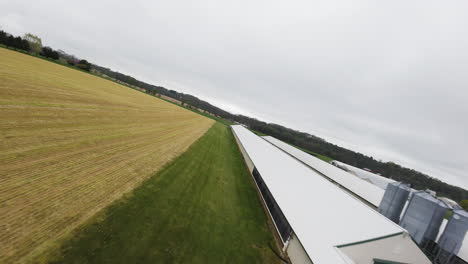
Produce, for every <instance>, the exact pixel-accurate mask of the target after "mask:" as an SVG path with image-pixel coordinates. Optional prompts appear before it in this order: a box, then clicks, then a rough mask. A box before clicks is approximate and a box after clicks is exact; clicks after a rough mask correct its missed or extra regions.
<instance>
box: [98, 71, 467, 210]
mask: <svg viewBox="0 0 468 264" xmlns="http://www.w3.org/2000/svg"><path fill="white" fill-rule="evenodd" d="M93 68H94V69H96V70H97V71H99V72H101V73H104V74H106V75H108V76H110V77H112V78H115V79H116V80H119V81H121V82H125V83H127V84H130V85H134V86H137V87H140V88H143V89H145V90H146V92H147V93H149V94H152V95H157V94H161V95H165V96H168V97H171V98H174V99H177V100H179V101H181V102H182V103H184V104H189V105H191V106H194V107H196V108H200V109H202V110H204V111H207V112H209V113H212V114H214V115H216V116H219V117H222V118H224V119H226V120H229V121H231V122H237V123H240V124H244V125H246V126H248V127H249V128H251V129H253V130H256V131H259V132H262V133H264V134H267V135H270V136H273V137H275V138H278V139H280V140H283V141H285V142H287V143H290V144H293V145H296V146H299V147H301V148H304V149H307V150H310V151H312V152H315V153H318V154H321V155H325V156H328V157H330V158H333V159H335V160H339V161H341V162H344V163H347V164H349V165H352V166H355V167H358V168H368V169H370V170H372V171H373V172H374V173H379V174H381V175H382V176H384V177H387V178H391V179H394V180H396V181H402V182H405V183H409V184H411V186H412V187H413V188H415V189H418V190H425V189H431V190H433V191H436V192H437V194H438V195H439V196H445V197H448V198H451V199H453V200H455V201H461V200H464V199H468V191H467V190H465V189H463V188H460V187H457V186H453V185H450V184H447V183H445V182H442V181H440V180H439V179H436V178H433V177H430V176H428V175H426V174H424V173H421V172H418V171H416V170H413V169H409V168H405V167H403V166H400V165H398V164H395V163H393V162H382V161H378V160H376V159H374V158H373V157H370V156H366V155H364V154H362V153H359V152H355V151H352V150H349V149H346V148H343V147H340V146H337V145H335V144H332V143H330V142H327V141H326V140H324V139H322V138H320V137H317V136H314V135H310V134H308V133H305V132H301V131H297V130H294V129H290V128H287V127H284V126H281V125H278V124H274V123H267V122H264V121H261V120H257V119H255V118H252V117H248V116H243V115H235V114H232V113H230V112H228V111H225V110H223V109H221V108H219V107H216V106H214V105H212V104H210V103H208V102H206V101H203V100H201V99H199V98H197V97H195V96H193V95H190V94H184V93H179V92H177V91H174V90H169V89H166V88H164V87H162V86H155V85H152V84H148V83H145V82H142V81H139V80H137V79H135V78H133V77H131V76H128V75H125V74H122V73H119V72H115V71H112V70H111V69H109V68H105V67H101V66H97V65H93Z"/></svg>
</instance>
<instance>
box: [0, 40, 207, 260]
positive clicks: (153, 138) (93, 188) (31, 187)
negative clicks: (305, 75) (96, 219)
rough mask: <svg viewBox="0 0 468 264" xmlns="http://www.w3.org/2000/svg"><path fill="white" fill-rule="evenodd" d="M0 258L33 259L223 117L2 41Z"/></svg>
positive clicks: (120, 195)
mask: <svg viewBox="0 0 468 264" xmlns="http://www.w3.org/2000/svg"><path fill="white" fill-rule="evenodd" d="M0 58H1V59H0V116H1V119H0V149H1V152H0V262H1V263H10V262H18V261H19V262H23V261H26V260H28V259H31V258H32V257H33V256H35V255H36V254H39V253H40V252H42V251H43V250H44V249H46V248H48V247H49V246H51V245H52V244H53V243H55V241H57V239H59V238H61V237H63V236H66V235H67V234H68V233H70V231H71V230H73V229H74V228H75V227H77V226H78V225H80V224H81V223H83V222H84V221H86V220H87V219H89V218H90V217H91V216H93V215H94V214H95V213H96V212H97V211H99V210H101V209H103V208H104V207H106V206H108V205H109V204H111V203H112V202H113V201H114V200H116V199H118V198H120V197H122V195H123V194H124V193H127V192H129V191H130V190H132V189H134V188H135V187H136V186H138V185H139V184H140V183H141V182H143V181H144V180H146V179H147V178H148V177H149V176H151V175H153V174H154V172H156V171H157V170H158V169H160V168H161V167H162V166H163V165H165V164H166V163H168V161H170V160H172V159H173V158H175V157H177V156H178V155H180V154H181V153H182V152H184V151H185V150H186V149H187V148H188V147H189V146H190V145H191V144H192V143H193V142H194V141H196V140H197V139H198V138H200V137H201V136H202V135H203V134H204V133H205V132H206V131H207V130H208V129H209V128H210V127H211V125H212V124H213V120H211V119H208V118H206V117H203V116H201V115H197V114H195V113H193V112H190V111H187V110H184V109H182V108H180V107H178V106H175V105H172V104H170V103H167V102H164V101H162V100H158V99H156V98H154V97H151V96H148V95H146V94H143V93H141V92H138V91H134V90H131V89H129V88H127V87H123V86H120V85H118V84H115V83H113V82H110V81H107V80H104V79H101V78H98V77H95V76H92V75H89V74H86V73H83V72H79V71H76V70H73V69H69V68H66V67H63V66H60V65H56V64H53V63H50V62H47V61H44V60H40V59H37V58H33V57H30V56H27V55H24V54H20V53H16V52H13V51H9V50H6V49H3V48H0Z"/></svg>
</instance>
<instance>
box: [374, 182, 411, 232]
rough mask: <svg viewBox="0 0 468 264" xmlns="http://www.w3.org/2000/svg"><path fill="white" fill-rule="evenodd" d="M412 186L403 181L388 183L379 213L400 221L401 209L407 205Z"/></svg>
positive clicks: (394, 220) (396, 221)
mask: <svg viewBox="0 0 468 264" xmlns="http://www.w3.org/2000/svg"><path fill="white" fill-rule="evenodd" d="M410 190H411V188H410V187H409V185H407V184H404V183H401V182H392V183H389V184H388V185H387V189H386V190H385V194H384V196H383V198H382V201H381V202H380V205H379V208H378V209H377V210H378V211H379V213H381V214H382V215H384V216H386V217H387V218H388V219H390V220H392V221H393V222H395V223H398V222H399V221H400V215H401V210H403V207H404V206H405V203H406V200H408V195H409V193H410Z"/></svg>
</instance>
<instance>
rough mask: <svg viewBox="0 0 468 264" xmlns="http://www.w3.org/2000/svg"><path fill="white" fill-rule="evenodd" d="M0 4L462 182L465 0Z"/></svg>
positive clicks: (121, 55) (162, 76) (241, 105)
mask: <svg viewBox="0 0 468 264" xmlns="http://www.w3.org/2000/svg"><path fill="white" fill-rule="evenodd" d="M0 6H2V8H1V9H0V25H1V26H2V27H3V29H5V30H7V31H10V32H12V33H15V34H23V33H25V32H32V33H36V34H38V35H40V36H41V37H42V38H43V40H44V42H45V44H47V45H51V46H53V47H56V48H61V49H64V50H66V51H68V52H71V53H74V54H76V55H79V56H81V57H84V58H88V59H89V60H91V61H93V62H95V63H97V64H101V65H103V66H109V67H111V68H113V69H116V70H119V71H122V72H125V73H129V74H131V75H134V76H135V77H138V78H141V79H143V80H146V81H149V82H151V83H154V84H161V85H165V86H167V87H168V88H171V89H175V90H179V91H182V92H187V93H191V94H194V95H197V96H199V97H201V98H204V99H207V100H208V101H210V102H212V103H214V104H216V105H219V106H221V107H224V108H226V109H228V110H230V111H233V112H236V113H243V114H248V115H251V116H255V117H259V118H262V119H265V120H267V121H271V122H277V123H280V124H284V125H287V126H290V127H292V128H296V129H300V130H304V131H307V132H310V133H312V134H315V135H318V136H321V137H323V138H325V139H328V140H330V141H331V142H333V143H337V144H339V145H342V146H344V147H348V148H351V149H354V150H357V151H360V152H363V153H365V154H368V155H372V156H374V157H375V158H378V159H382V160H392V161H396V162H398V163H401V164H402V165H406V166H409V167H412V168H415V169H418V170H420V171H423V172H426V173H428V174H430V175H432V176H434V177H438V178H440V179H442V180H444V181H446V182H449V183H452V184H456V185H459V186H463V187H465V188H468V177H467V175H466V173H465V172H466V171H468V158H467V155H465V153H464V151H465V150H466V149H468V142H467V140H466V139H465V135H466V132H467V131H468V122H467V121H466V116H467V114H468V105H467V103H468V91H467V90H466V87H468V77H467V76H468V75H467V74H466V69H468V67H467V66H468V49H467V48H466V47H468V34H467V33H468V32H467V31H468V30H467V29H468V17H467V16H466V10H467V8H468V2H466V1H423V0H415V1H389V2H376V1H371V0H368V1H352V2H349V1H322V2H314V3H312V2H310V1H294V2H291V1H284V2H281V1H235V2H232V1H197V2H196V4H195V3H192V2H191V1H170V2H166V3H163V2H159V1H156V2H155V1H131V2H129V1H80V2H71V3H69V2H67V3H66V4H64V3H63V1H51V0H49V1H40V2H38V1H21V0H19V1H4V0H0ZM51 7H52V8H51Z"/></svg>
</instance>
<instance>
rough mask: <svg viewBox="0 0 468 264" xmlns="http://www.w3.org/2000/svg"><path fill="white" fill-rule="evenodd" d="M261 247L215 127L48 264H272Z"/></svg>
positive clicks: (239, 173) (259, 220)
mask: <svg viewBox="0 0 468 264" xmlns="http://www.w3.org/2000/svg"><path fill="white" fill-rule="evenodd" d="M77 202H79V201H77ZM269 243H270V244H273V245H274V244H275V242H274V238H273V236H272V233H271V231H270V229H269V228H268V225H267V218H266V216H265V213H264V212H263V210H262V207H261V206H260V203H259V200H258V196H257V194H256V191H255V189H254V185H253V182H252V179H251V176H250V175H249V173H248V171H247V170H246V167H245V164H244V161H243V160H242V156H241V154H240V152H239V150H238V148H237V145H236V143H235V140H234V137H233V135H232V133H231V131H230V129H229V128H228V127H227V126H225V125H223V124H221V123H216V124H214V125H213V127H211V128H210V130H208V132H207V133H206V134H205V135H204V136H202V137H201V138H200V139H199V140H198V141H197V142H195V143H194V144H193V145H192V146H191V147H190V148H189V149H188V150H187V151H186V152H185V153H183V154H182V155H181V156H179V157H178V158H177V159H175V160H174V161H173V162H171V163H170V164H169V165H167V166H166V167H165V168H163V169H162V170H161V171H159V172H158V173H157V174H155V175H154V176H153V177H151V178H150V179H149V180H147V181H146V182H144V183H143V184H142V185H141V186H140V187H138V188H137V189H135V190H134V191H133V192H132V193H131V194H130V195H127V196H126V197H125V198H123V199H121V200H119V201H118V202H116V203H114V204H113V205H112V206H110V207H109V208H107V209H106V210H104V212H101V213H100V215H98V216H96V217H95V220H93V221H91V223H89V224H87V225H85V226H83V227H82V228H80V230H79V231H77V232H76V234H75V235H74V236H73V237H72V238H71V239H70V240H68V241H66V242H65V243H63V244H62V246H61V248H60V249H59V250H58V251H56V252H54V253H53V256H52V257H51V258H50V262H51V263H278V258H277V257H276V256H275V254H274V253H273V252H272V250H271V249H270V248H269V246H268V244H269ZM49 257H50V256H49Z"/></svg>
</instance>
